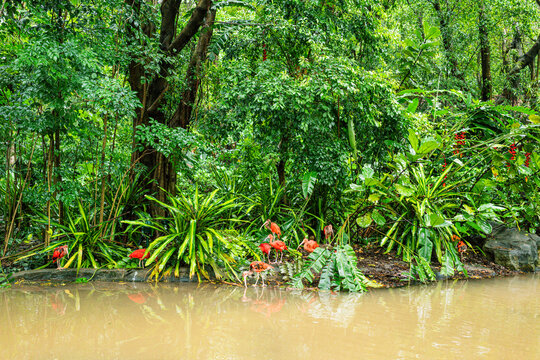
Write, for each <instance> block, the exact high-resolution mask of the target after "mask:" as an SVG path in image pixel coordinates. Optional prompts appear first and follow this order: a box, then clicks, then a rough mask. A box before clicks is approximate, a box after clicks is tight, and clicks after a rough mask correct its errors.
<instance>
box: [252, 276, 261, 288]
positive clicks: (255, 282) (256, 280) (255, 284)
mask: <svg viewBox="0 0 540 360" xmlns="http://www.w3.org/2000/svg"><path fill="white" fill-rule="evenodd" d="M259 276H260V274H259V273H257V280H256V281H255V285H253V286H257V283H258V282H259Z"/></svg>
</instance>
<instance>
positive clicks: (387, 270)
mask: <svg viewBox="0 0 540 360" xmlns="http://www.w3.org/2000/svg"><path fill="white" fill-rule="evenodd" d="M355 252H356V254H357V256H358V266H359V268H360V270H361V271H362V272H363V273H364V275H366V277H367V278H369V279H370V280H373V281H375V282H376V283H377V284H378V285H380V287H383V288H396V287H403V286H407V285H410V284H411V283H414V282H411V281H409V278H408V275H407V272H408V271H409V264H408V263H406V262H404V261H402V260H401V259H400V258H399V257H397V256H396V254H395V253H388V254H385V253H384V249H382V248H380V247H377V246H374V245H368V246H363V247H355ZM462 262H463V264H464V266H465V269H466V270H467V276H466V275H465V274H463V273H458V272H456V273H455V274H454V276H452V277H443V276H438V278H437V280H447V279H485V278H493V277H504V276H510V275H517V274H521V272H519V271H512V270H509V269H507V268H505V267H503V266H501V265H497V264H495V263H493V262H491V261H489V260H488V259H487V258H485V257H484V256H482V255H481V254H479V253H474V252H472V251H470V252H467V253H466V254H464V256H463V258H462ZM432 268H433V270H434V272H435V273H436V274H438V273H439V271H440V266H437V265H434V266H432ZM276 270H277V271H275V272H274V274H270V275H269V276H268V277H267V283H268V284H269V285H271V286H285V287H287V285H288V284H287V279H286V277H284V276H282V274H283V273H284V271H283V266H281V267H280V266H276ZM11 280H12V281H13V282H15V283H21V282H87V281H108V282H147V281H152V279H150V270H148V269H80V270H79V271H77V270H76V269H62V270H58V269H56V268H54V269H39V270H28V271H21V272H16V273H14V274H13V276H12V278H11ZM159 281H160V282H197V278H196V277H193V278H191V279H190V278H189V274H188V269H187V268H184V269H181V271H180V277H173V276H166V277H162V278H161V279H159ZM212 281H216V279H212ZM250 282H251V283H252V282H253V280H251V281H250ZM226 283H227V284H234V283H233V282H226ZM238 285H241V284H240V283H238Z"/></svg>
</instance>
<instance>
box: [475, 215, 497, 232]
mask: <svg viewBox="0 0 540 360" xmlns="http://www.w3.org/2000/svg"><path fill="white" fill-rule="evenodd" d="M476 224H477V225H478V227H479V228H480V229H481V230H482V231H483V232H484V233H485V234H491V231H492V230H493V229H492V227H491V225H490V224H489V223H488V222H487V221H485V220H482V219H477V220H476Z"/></svg>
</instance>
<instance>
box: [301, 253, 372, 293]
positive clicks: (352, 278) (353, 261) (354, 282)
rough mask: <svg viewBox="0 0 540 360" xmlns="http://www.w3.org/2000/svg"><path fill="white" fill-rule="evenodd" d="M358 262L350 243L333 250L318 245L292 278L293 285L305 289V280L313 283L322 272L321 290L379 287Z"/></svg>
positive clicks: (353, 289) (353, 290)
mask: <svg viewBox="0 0 540 360" xmlns="http://www.w3.org/2000/svg"><path fill="white" fill-rule="evenodd" d="M357 264H358V259H357V258H356V254H355V253H354V250H353V248H352V247H351V246H350V245H348V244H346V245H338V246H336V247H335V248H334V249H333V250H328V249H324V248H321V247H318V248H316V249H315V251H313V252H312V253H311V254H309V256H308V261H307V262H306V264H305V266H304V268H303V269H302V271H300V272H299V273H297V274H296V275H295V276H294V278H293V279H292V285H293V286H294V287H296V288H298V289H303V288H304V284H303V283H304V281H306V282H308V283H313V281H314V280H315V277H316V276H317V275H318V274H320V278H319V282H318V287H319V289H321V290H336V291H340V290H344V291H350V292H359V291H360V292H362V291H366V288H367V287H377V284H376V283H375V282H373V281H371V280H369V279H368V278H366V277H365V276H364V275H363V274H362V272H361V271H360V270H359V269H358V265H357Z"/></svg>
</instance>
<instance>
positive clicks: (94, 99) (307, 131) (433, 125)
mask: <svg viewBox="0 0 540 360" xmlns="http://www.w3.org/2000/svg"><path fill="white" fill-rule="evenodd" d="M539 20H540V1H539V0H524V1H517V0H480V1H470V0H445V1H441V0H383V1H375V0H347V1H334V0H246V1H242V0H223V1H211V0H198V1H181V0H162V1H156V0H154V1H149V0H93V1H81V0H30V1H12V0H2V1H1V2H0V44H1V46H0V153H1V154H2V155H3V156H2V158H1V163H2V165H1V166H0V225H1V226H0V236H1V238H2V240H3V241H2V244H1V248H0V257H1V258H0V261H1V263H2V265H3V266H4V267H6V266H9V267H10V269H23V268H24V269H28V268H38V267H42V266H51V255H52V250H53V249H54V248H56V247H57V246H59V245H64V244H66V245H68V248H69V255H68V256H66V257H65V259H62V262H63V265H64V266H66V267H77V268H81V267H94V268H99V267H105V268H122V267H137V266H138V265H137V261H135V260H133V259H129V258H128V254H129V253H130V252H131V251H133V249H136V248H147V249H148V253H149V255H150V257H149V258H148V259H146V260H145V262H146V266H147V267H149V268H150V269H151V271H152V274H153V275H154V276H155V277H160V276H162V275H167V274H173V275H174V274H178V272H179V268H181V267H183V266H188V267H189V269H190V272H191V274H192V275H194V276H198V277H199V278H201V279H204V278H205V277H207V276H209V272H210V271H212V272H213V273H215V274H216V275H218V276H224V277H229V278H236V279H238V277H237V276H238V275H237V274H238V271H239V270H240V269H241V268H242V267H243V268H245V267H246V264H249V262H250V261H252V260H253V259H256V260H259V259H263V257H262V253H261V252H260V250H259V248H258V245H259V244H260V243H261V242H263V241H265V238H266V237H267V236H268V234H269V232H268V231H266V230H265V229H264V228H262V229H261V226H262V225H263V223H264V222H265V220H267V219H271V220H272V221H273V222H276V223H277V224H279V225H280V226H281V230H282V233H283V236H282V240H283V239H284V240H285V241H286V243H287V244H288V246H289V251H288V252H287V253H286V257H287V258H289V259H297V260H299V259H300V253H299V252H298V251H295V249H296V247H297V246H298V244H300V242H301V241H302V240H303V239H304V238H306V237H310V236H311V237H313V238H314V239H315V240H317V241H319V242H321V241H322V242H323V243H324V242H325V241H324V235H323V234H322V230H323V228H324V226H326V225H328V224H332V225H333V226H334V229H335V235H334V236H333V237H332V238H331V239H329V240H328V242H330V243H331V244H332V246H333V247H332V250H330V248H329V247H324V248H319V249H318V250H317V251H315V252H313V253H312V254H311V255H310V256H309V259H308V260H307V261H305V262H302V264H300V266H297V267H295V268H294V269H293V268H292V267H291V272H296V276H295V277H294V278H293V280H292V282H293V283H294V284H295V285H296V286H303V285H306V284H308V283H309V282H310V281H313V280H314V279H313V277H314V276H313V274H314V273H317V272H321V271H322V275H321V277H320V282H319V284H318V285H319V287H321V288H336V289H347V290H352V291H354V290H361V289H362V288H364V286H365V285H366V284H367V285H369V283H368V282H367V281H366V279H365V278H364V277H363V275H362V274H361V273H360V271H359V270H358V269H357V267H356V258H355V254H354V251H353V248H352V246H359V245H365V244H370V243H376V244H378V245H380V246H381V247H383V248H384V249H386V250H389V251H390V250H391V251H397V254H398V255H399V256H400V257H402V258H403V259H404V260H406V261H408V262H410V263H411V276H412V277H416V278H419V279H420V280H425V279H429V278H430V276H432V274H431V273H430V271H429V264H430V263H439V264H441V265H442V266H443V269H444V271H446V272H449V273H453V272H454V271H460V270H463V269H462V264H461V261H460V257H459V254H458V252H457V250H456V240H457V239H463V240H465V242H466V243H467V244H468V245H469V246H470V247H473V248H474V241H473V240H474V239H475V238H479V237H482V236H485V235H486V234H489V233H490V232H491V227H492V225H493V223H494V222H498V223H506V224H507V225H509V226H516V227H519V228H520V229H522V230H525V231H529V232H538V231H539V230H540V192H539V186H540V177H539V176H538V172H539V169H540V156H539V152H538V144H539V141H540V133H539V124H540V116H539V111H540V109H539V103H538V95H539V84H540V81H539V76H538V75H539V69H540V56H538V55H539V50H540V27H539V26H538V24H539ZM478 250H480V249H478ZM299 261H300V260H299ZM0 268H1V266H0ZM2 271H5V270H2Z"/></svg>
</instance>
